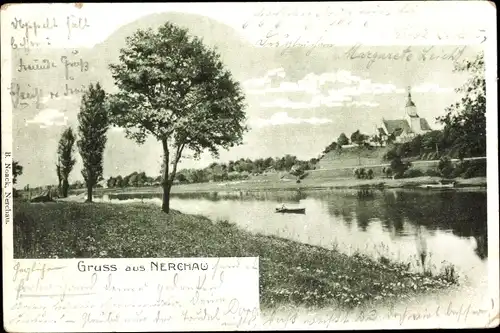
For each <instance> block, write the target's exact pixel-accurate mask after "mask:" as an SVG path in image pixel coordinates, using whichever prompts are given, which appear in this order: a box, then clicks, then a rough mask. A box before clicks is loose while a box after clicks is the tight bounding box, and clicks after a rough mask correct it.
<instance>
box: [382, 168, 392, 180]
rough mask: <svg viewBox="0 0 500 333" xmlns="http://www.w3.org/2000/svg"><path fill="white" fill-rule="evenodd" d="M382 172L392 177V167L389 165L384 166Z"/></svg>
mask: <svg viewBox="0 0 500 333" xmlns="http://www.w3.org/2000/svg"><path fill="white" fill-rule="evenodd" d="M382 174H383V175H384V176H385V177H387V178H391V177H392V169H391V168H389V167H387V168H385V167H384V168H383V169H382Z"/></svg>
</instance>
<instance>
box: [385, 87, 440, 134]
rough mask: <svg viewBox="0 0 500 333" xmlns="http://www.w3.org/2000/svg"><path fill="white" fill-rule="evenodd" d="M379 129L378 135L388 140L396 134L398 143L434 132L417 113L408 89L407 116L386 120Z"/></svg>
mask: <svg viewBox="0 0 500 333" xmlns="http://www.w3.org/2000/svg"><path fill="white" fill-rule="evenodd" d="M380 125H381V126H378V128H377V134H380V135H382V137H384V139H386V138H387V137H388V136H389V135H391V134H394V137H395V138H396V142H406V141H409V140H411V139H413V138H414V137H415V136H417V135H419V134H425V133H427V132H430V131H432V129H431V127H430V126H429V123H428V122H427V119H425V118H420V117H419V116H418V113H417V107H416V105H415V103H414V102H413V100H412V98H411V92H410V89H409V88H408V98H407V100H406V106H405V115H404V117H403V118H401V119H384V118H382V122H381V124H380Z"/></svg>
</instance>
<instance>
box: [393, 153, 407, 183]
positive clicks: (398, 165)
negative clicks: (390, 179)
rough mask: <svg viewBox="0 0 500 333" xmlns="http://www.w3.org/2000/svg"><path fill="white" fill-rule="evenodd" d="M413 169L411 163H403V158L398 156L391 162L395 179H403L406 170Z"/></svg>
mask: <svg viewBox="0 0 500 333" xmlns="http://www.w3.org/2000/svg"><path fill="white" fill-rule="evenodd" d="M410 167H411V163H409V162H407V163H405V162H403V161H402V160H401V157H399V156H396V157H394V158H393V159H392V161H391V170H392V173H393V174H394V178H401V177H403V174H404V172H405V171H406V170H408V169H409V168H410Z"/></svg>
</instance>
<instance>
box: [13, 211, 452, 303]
mask: <svg viewBox="0 0 500 333" xmlns="http://www.w3.org/2000/svg"><path fill="white" fill-rule="evenodd" d="M14 207H15V217H14V257H15V258H50V257H55V256H57V257H58V258H75V257H76V258H100V257H101V258H140V257H157V258H168V257H247V256H248V257H249V256H252V257H253V256H259V257H260V297H261V307H262V308H263V309H265V308H269V307H274V306H278V305H282V304H294V305H302V306H326V305H333V306H339V307H342V308H350V307H354V306H358V305H362V304H365V303H370V302H373V301H377V300H381V299H383V300H390V299H393V300H396V299H398V300H401V299H402V298H405V297H411V296H413V295H415V294H418V293H422V292H425V291H430V290H433V289H440V288H445V287H447V286H450V285H452V284H453V283H455V280H454V279H453V276H450V275H449V274H448V275H446V274H442V275H438V276H429V275H424V274H416V273H411V272H409V271H408V269H407V265H401V264H395V263H391V262H388V261H387V260H384V261H380V262H379V261H375V260H373V259H371V258H369V257H366V256H363V255H359V254H357V255H354V256H347V255H345V254H342V253H340V252H338V251H336V250H328V249H324V248H320V247H316V246H310V245H306V244H302V243H298V242H294V241H288V240H285V239H281V238H277V237H272V236H263V235H258V234H251V233H249V232H246V231H244V230H241V229H239V228H237V227H236V226H235V225H233V224H231V223H228V222H225V221H224V222H215V223H214V222H212V221H210V220H209V219H207V218H205V217H202V216H195V215H186V214H182V213H180V212H177V211H172V212H171V213H170V214H168V215H167V214H164V213H162V212H161V211H160V209H158V207H156V206H150V205H140V204H138V205H126V206H125V205H116V204H97V203H94V204H88V203H72V202H55V203H44V204H30V203H27V202H17V203H16V204H15V205H14Z"/></svg>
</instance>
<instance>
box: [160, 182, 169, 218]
mask: <svg viewBox="0 0 500 333" xmlns="http://www.w3.org/2000/svg"><path fill="white" fill-rule="evenodd" d="M161 210H162V211H163V212H165V213H167V214H168V213H169V212H170V185H168V184H164V185H163V203H162V205H161Z"/></svg>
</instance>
